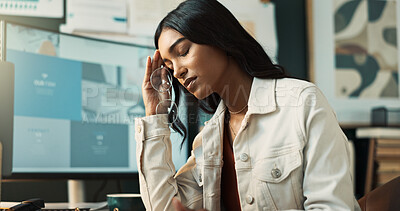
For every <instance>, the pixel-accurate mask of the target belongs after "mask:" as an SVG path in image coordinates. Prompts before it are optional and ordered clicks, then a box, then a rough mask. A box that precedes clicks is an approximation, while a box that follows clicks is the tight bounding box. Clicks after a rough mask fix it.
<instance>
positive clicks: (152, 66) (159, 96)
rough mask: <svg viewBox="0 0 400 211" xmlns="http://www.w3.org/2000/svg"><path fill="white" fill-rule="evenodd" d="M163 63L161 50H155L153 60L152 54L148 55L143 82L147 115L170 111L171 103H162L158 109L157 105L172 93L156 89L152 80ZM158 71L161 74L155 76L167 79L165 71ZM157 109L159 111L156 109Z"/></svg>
mask: <svg viewBox="0 0 400 211" xmlns="http://www.w3.org/2000/svg"><path fill="white" fill-rule="evenodd" d="M162 64H163V61H162V59H161V55H160V52H159V51H158V50H156V51H155V52H154V56H153V61H152V60H151V58H150V56H149V57H147V62H146V72H145V75H144V79H143V84H142V93H143V102H144V106H145V108H146V116H150V115H154V114H167V113H168V107H169V106H170V103H162V104H160V105H159V108H158V109H157V105H158V104H159V103H160V102H161V101H162V100H164V99H169V98H170V94H169V92H159V91H157V90H156V89H154V88H153V86H152V85H151V82H150V77H151V74H152V73H153V72H154V70H156V69H157V68H159V67H161V65H162ZM157 73H159V74H161V75H159V76H157V77H154V76H153V78H158V80H160V79H161V80H167V79H165V78H166V77H167V76H166V74H165V71H158V72H157ZM156 109H157V111H156Z"/></svg>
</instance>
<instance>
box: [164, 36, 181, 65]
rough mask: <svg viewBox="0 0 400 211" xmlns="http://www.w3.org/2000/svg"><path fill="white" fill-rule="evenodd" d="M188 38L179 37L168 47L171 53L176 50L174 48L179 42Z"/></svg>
mask: <svg viewBox="0 0 400 211" xmlns="http://www.w3.org/2000/svg"><path fill="white" fill-rule="evenodd" d="M184 40H186V38H185V37H181V38H179V39H177V40H176V41H175V42H174V43H173V44H172V45H171V46H170V47H169V49H168V52H169V53H172V51H173V50H174V48H175V47H176V45H178V44H179V43H181V42H182V41H184ZM163 61H164V62H166V61H167V60H166V59H163Z"/></svg>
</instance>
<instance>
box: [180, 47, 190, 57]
mask: <svg viewBox="0 0 400 211" xmlns="http://www.w3.org/2000/svg"><path fill="white" fill-rule="evenodd" d="M188 53H189V48H188V49H187V51H186V52H185V53H183V54H181V55H179V56H180V57H184V56H186V55H187V54H188Z"/></svg>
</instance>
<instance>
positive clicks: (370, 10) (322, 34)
mask: <svg viewBox="0 0 400 211" xmlns="http://www.w3.org/2000/svg"><path fill="white" fill-rule="evenodd" d="M307 10H308V11H307V19H308V20H307V24H308V39H309V71H310V72H309V75H310V78H311V81H312V82H314V83H315V84H316V85H317V86H318V87H319V88H320V89H321V90H322V92H323V93H324V94H325V96H326V97H327V99H328V101H329V102H330V104H331V106H332V107H333V109H334V110H335V112H336V114H337V118H338V120H339V122H340V123H341V125H342V126H343V125H344V126H348V125H351V126H364V125H365V126H367V125H370V116H371V114H370V113H371V109H372V108H374V107H381V106H382V107H386V108H400V83H399V81H400V80H399V79H400V71H399V70H400V62H399V61H400V48H399V47H398V44H399V43H400V32H399V29H400V0H323V1H321V0H307ZM392 120H393V121H396V122H397V123H400V117H397V119H396V118H394V119H393V118H392Z"/></svg>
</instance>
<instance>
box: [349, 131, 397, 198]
mask: <svg viewBox="0 0 400 211" xmlns="http://www.w3.org/2000/svg"><path fill="white" fill-rule="evenodd" d="M356 137H357V138H359V139H368V140H369V150H368V151H369V152H368V161H367V170H366V181H365V194H367V193H368V192H369V191H371V190H373V189H374V188H376V187H379V186H380V185H382V184H385V183H386V182H388V181H390V180H391V179H393V178H395V177H397V176H400V128H389V127H376V128H358V129H357V131H356Z"/></svg>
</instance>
